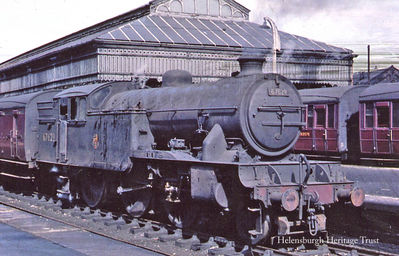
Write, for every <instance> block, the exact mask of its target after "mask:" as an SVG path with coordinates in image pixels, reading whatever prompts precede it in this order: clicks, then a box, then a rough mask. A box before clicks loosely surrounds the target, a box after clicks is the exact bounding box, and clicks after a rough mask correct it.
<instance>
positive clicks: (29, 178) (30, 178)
mask: <svg viewBox="0 0 399 256" xmlns="http://www.w3.org/2000/svg"><path fill="white" fill-rule="evenodd" d="M0 175H2V176H6V177H10V178H14V179H21V180H34V179H35V177H30V176H18V175H13V174H10V173H6V172H0Z"/></svg>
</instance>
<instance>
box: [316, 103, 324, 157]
mask: <svg viewBox="0 0 399 256" xmlns="http://www.w3.org/2000/svg"><path fill="white" fill-rule="evenodd" d="M313 107H314V118H315V121H314V124H315V126H314V130H313V131H314V133H313V134H314V146H315V150H316V151H326V140H327V137H326V136H327V133H326V105H324V104H323V105H314V106H313Z"/></svg>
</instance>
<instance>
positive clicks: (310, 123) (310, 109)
mask: <svg viewBox="0 0 399 256" xmlns="http://www.w3.org/2000/svg"><path fill="white" fill-rule="evenodd" d="M308 127H310V128H311V127H313V106H312V105H309V106H308Z"/></svg>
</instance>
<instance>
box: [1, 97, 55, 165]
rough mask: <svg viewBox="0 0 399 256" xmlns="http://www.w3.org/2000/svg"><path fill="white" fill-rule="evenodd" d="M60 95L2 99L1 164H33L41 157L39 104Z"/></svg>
mask: <svg viewBox="0 0 399 256" xmlns="http://www.w3.org/2000/svg"><path fill="white" fill-rule="evenodd" d="M55 92H56V91H47V92H37V93H31V94H25V95H20V96H13V97H5V98H0V162H10V161H12V162H20V163H23V164H28V163H32V161H34V159H35V155H36V154H37V138H36V136H37V129H38V127H37V119H38V111H37V107H36V104H37V103H38V102H41V101H46V100H51V104H52V96H53V95H54V94H55Z"/></svg>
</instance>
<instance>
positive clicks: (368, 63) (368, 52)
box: [367, 45, 370, 85]
mask: <svg viewBox="0 0 399 256" xmlns="http://www.w3.org/2000/svg"><path fill="white" fill-rule="evenodd" d="M367 79H368V84H369V85H370V45H367Z"/></svg>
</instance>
